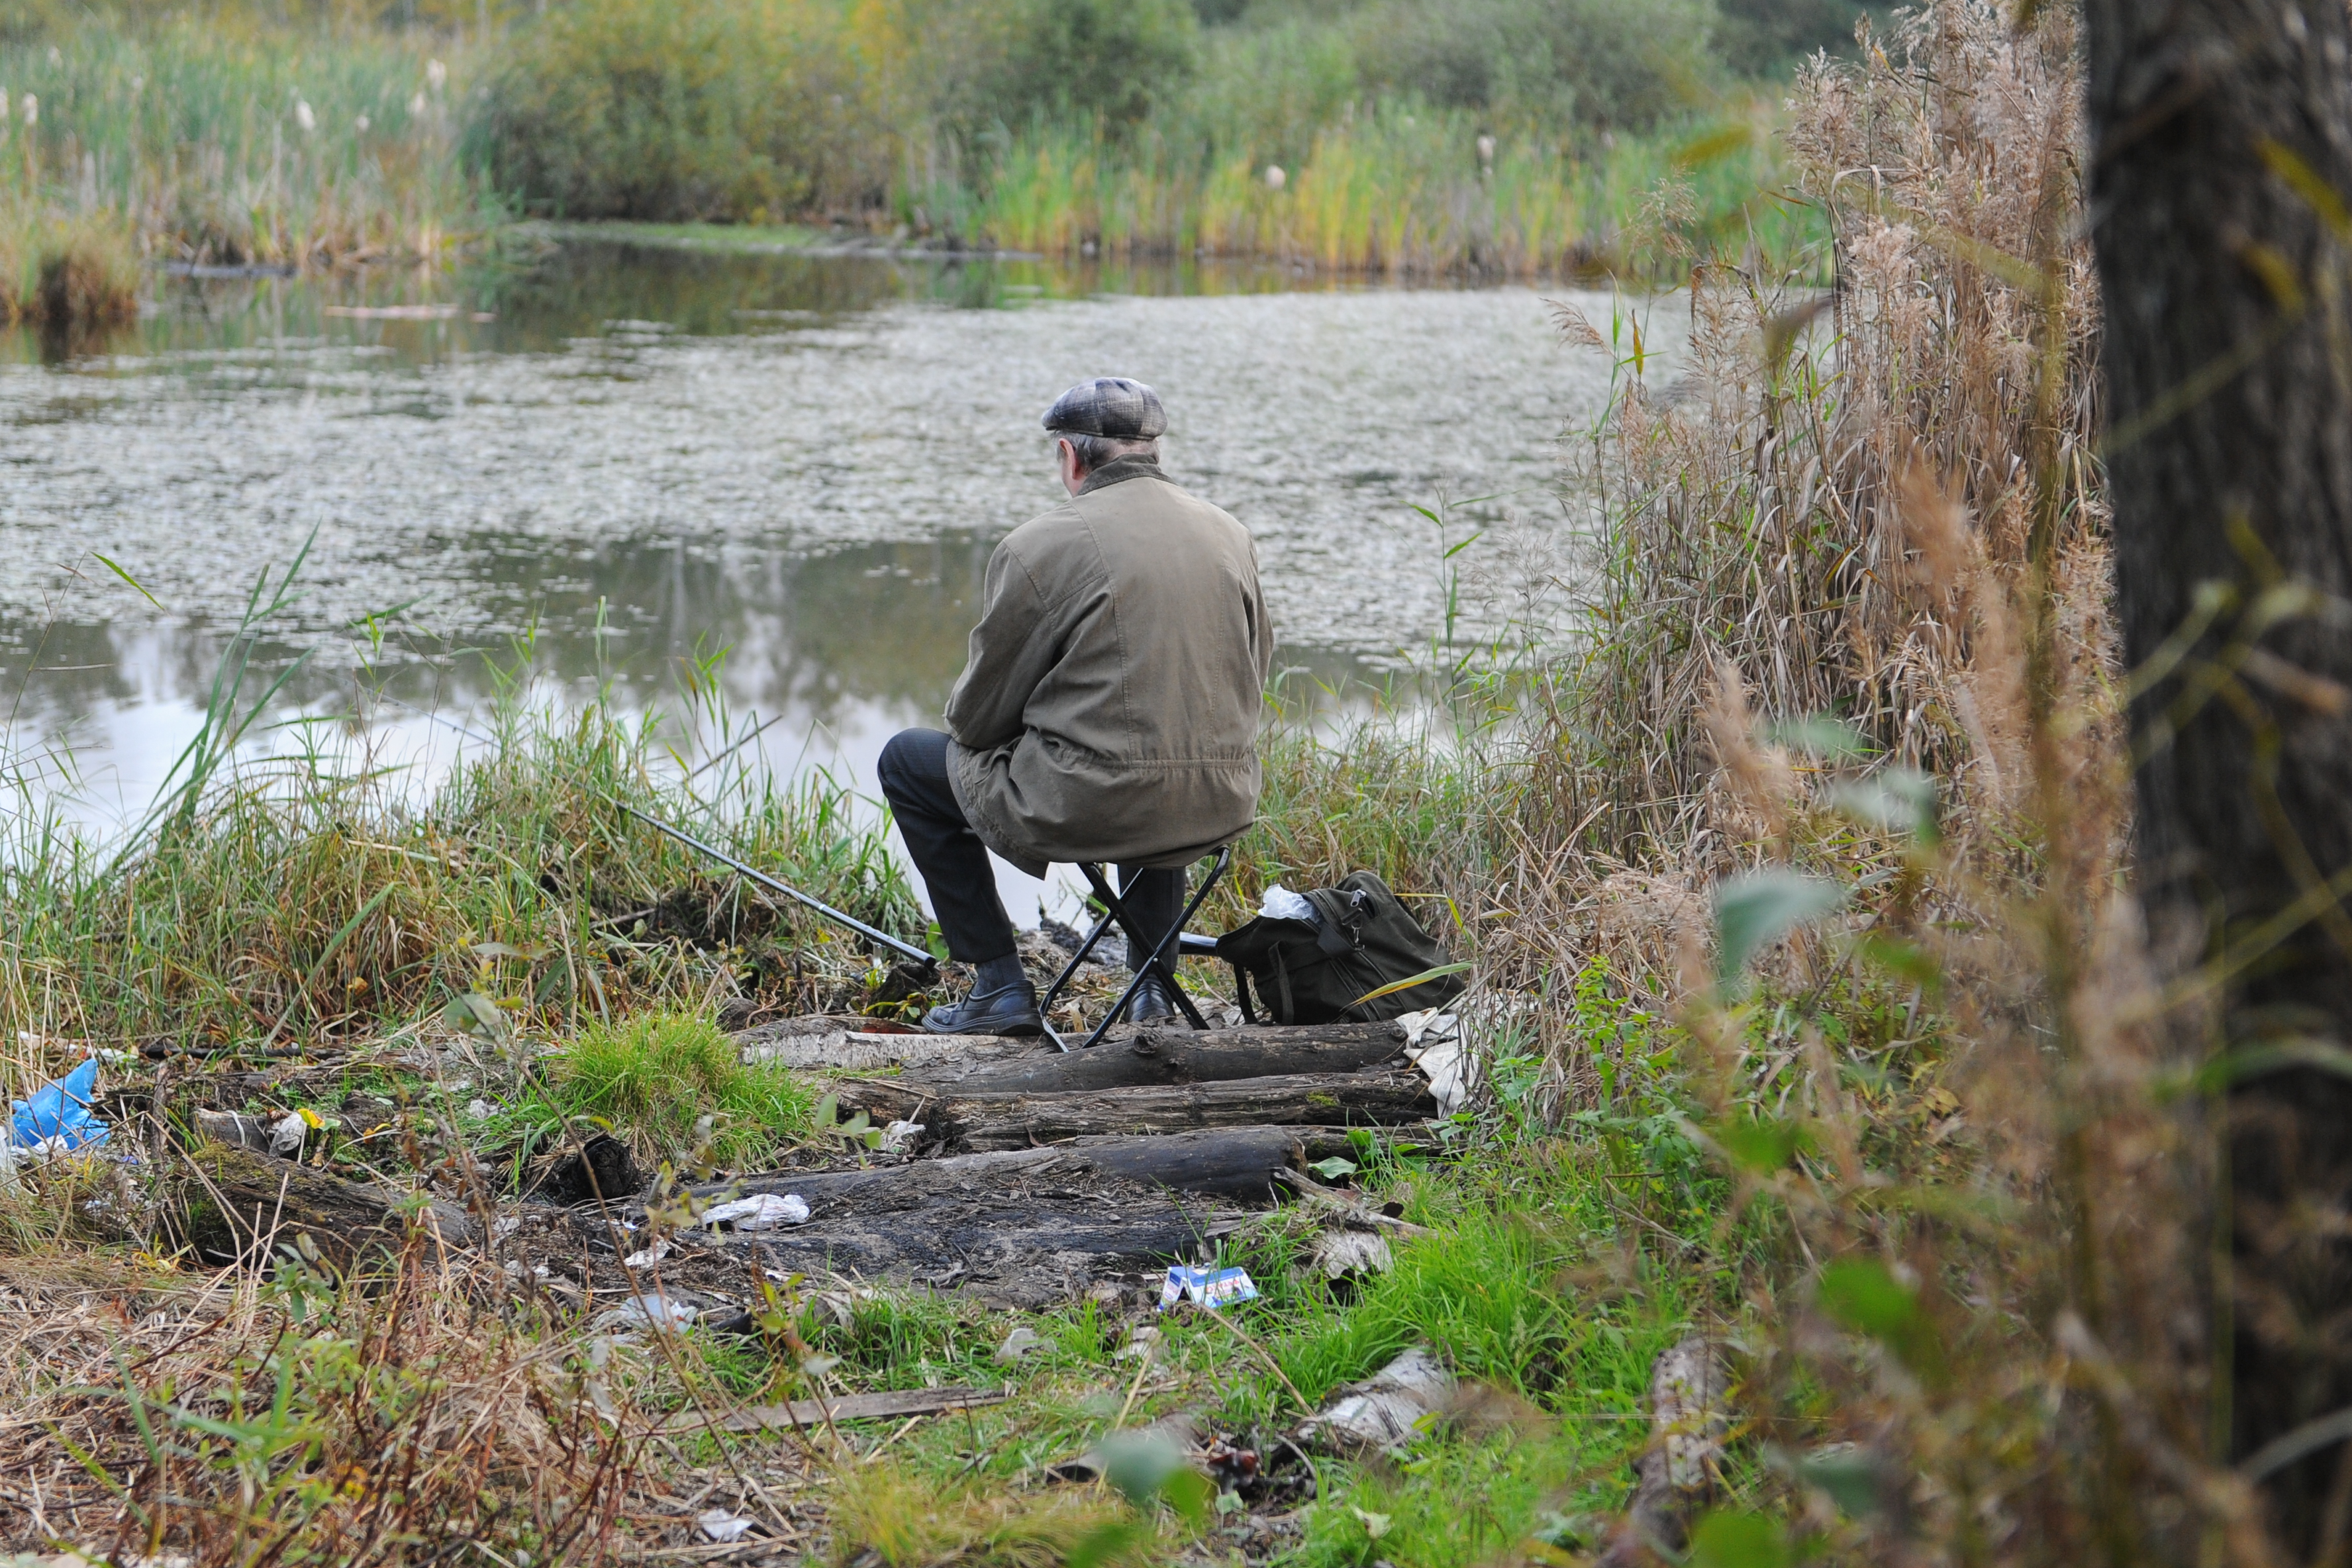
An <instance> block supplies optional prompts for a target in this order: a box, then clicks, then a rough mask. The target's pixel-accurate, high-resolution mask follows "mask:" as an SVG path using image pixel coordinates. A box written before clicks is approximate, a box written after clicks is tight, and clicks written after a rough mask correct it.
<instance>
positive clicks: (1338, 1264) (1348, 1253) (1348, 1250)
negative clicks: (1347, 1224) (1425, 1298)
mask: <svg viewBox="0 0 2352 1568" xmlns="http://www.w3.org/2000/svg"><path fill="white" fill-rule="evenodd" d="M1307 1257H1308V1258H1309V1259H1310V1260H1311V1261H1312V1262H1313V1263H1314V1265H1315V1267H1316V1268H1319V1269H1321V1270H1322V1271H1323V1277H1324V1278H1325V1279H1334V1280H1337V1279H1360V1278H1362V1277H1364V1276H1366V1275H1370V1274H1385V1273H1387V1272H1388V1271H1389V1269H1390V1268H1392V1267H1394V1263H1395V1259H1394V1258H1393V1257H1392V1256H1391V1254H1390V1252H1389V1244H1388V1243H1387V1242H1386V1241H1383V1240H1382V1239H1381V1237H1377V1236H1374V1235H1371V1234H1370V1232H1367V1231H1360V1230H1327V1231H1325V1232H1324V1233H1323V1234H1322V1235H1320V1236H1318V1237H1316V1238H1315V1246H1314V1248H1313V1250H1311V1251H1310V1252H1309V1253H1308V1254H1307Z"/></svg>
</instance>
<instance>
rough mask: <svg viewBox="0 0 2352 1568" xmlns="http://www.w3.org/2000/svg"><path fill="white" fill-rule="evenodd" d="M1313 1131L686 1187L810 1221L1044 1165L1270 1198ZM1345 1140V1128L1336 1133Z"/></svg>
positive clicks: (1109, 1143)
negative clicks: (797, 1211)
mask: <svg viewBox="0 0 2352 1568" xmlns="http://www.w3.org/2000/svg"><path fill="white" fill-rule="evenodd" d="M1321 1132H1322V1130H1320V1129H1317V1130H1315V1132H1314V1133H1307V1131H1306V1130H1303V1129H1298V1128H1292V1127H1265V1126H1259V1127H1232V1128H1218V1129H1214V1130H1212V1131H1197V1132H1181V1133H1176V1134H1174V1135H1172V1136H1169V1137H1139V1138H1123V1137H1122V1138H1076V1139H1073V1140H1071V1141H1070V1142H1066V1143H1057V1144H1055V1145H1054V1146H1052V1147H1050V1148H1036V1149H1031V1148H1022V1149H1010V1150H1001V1151H996V1152H988V1153H980V1154H956V1155H950V1156H949V1157H947V1158H946V1159H940V1160H917V1161H910V1162H908V1163H903V1164H897V1165H877V1166H874V1167H872V1168H869V1169H866V1170H861V1171H816V1172H791V1171H779V1172H772V1173H754V1174H751V1175H744V1176H738V1177H736V1178H734V1179H733V1180H731V1181H726V1182H713V1183H709V1184H705V1185H701V1186H698V1187H695V1188H693V1189H691V1190H692V1191H693V1192H694V1194H696V1195H697V1196H698V1197H703V1198H715V1197H719V1196H732V1195H736V1194H746V1193H796V1194H799V1195H800V1196H801V1197H803V1198H804V1199H806V1200H807V1202H808V1205H809V1210H810V1215H811V1217H812V1218H813V1219H823V1218H824V1217H825V1216H826V1215H828V1214H830V1213H833V1212H835V1205H845V1204H852V1203H855V1204H857V1205H870V1204H877V1203H887V1202H889V1201H891V1200H892V1199H893V1198H895V1197H898V1196H900V1195H918V1196H919V1195H922V1194H942V1193H971V1192H985V1191H987V1190H989V1189H990V1188H991V1187H992V1186H996V1185H1000V1184H1006V1183H1010V1182H1014V1181H1018V1180H1026V1179H1028V1178H1030V1177H1033V1176H1036V1175H1040V1174H1042V1173H1045V1172H1047V1171H1051V1172H1053V1173H1056V1174H1057V1175H1059V1176H1061V1177H1063V1178H1065V1180H1066V1183H1067V1182H1069V1181H1076V1180H1079V1179H1082V1178H1084V1177H1087V1176H1101V1177H1105V1178H1108V1179H1110V1180H1114V1181H1126V1182H1137V1183H1140V1184H1143V1185H1145V1186H1150V1187H1171V1188H1173V1189H1175V1190H1176V1191H1178V1192H1181V1193H1193V1194H1200V1195H1202V1196H1213V1197H1230V1198H1240V1199H1245V1200H1249V1201H1255V1202H1260V1203H1270V1202H1272V1201H1273V1199H1274V1195H1275V1194H1274V1177H1273V1174H1272V1173H1273V1172H1275V1171H1276V1170H1277V1169H1282V1168H1286V1167H1289V1166H1294V1165H1296V1164H1297V1163H1300V1162H1301V1161H1302V1160H1304V1159H1306V1158H1307V1157H1309V1156H1310V1155H1311V1154H1312V1152H1314V1150H1315V1149H1317V1148H1320V1147H1322V1146H1324V1145H1326V1144H1328V1143H1330V1142H1332V1139H1331V1138H1330V1137H1329V1136H1328V1135H1321V1136H1318V1134H1321ZM1338 1142H1339V1144H1340V1146H1341V1147H1343V1148H1344V1147H1345V1146H1346V1137H1345V1134H1340V1135H1339V1139H1338Z"/></svg>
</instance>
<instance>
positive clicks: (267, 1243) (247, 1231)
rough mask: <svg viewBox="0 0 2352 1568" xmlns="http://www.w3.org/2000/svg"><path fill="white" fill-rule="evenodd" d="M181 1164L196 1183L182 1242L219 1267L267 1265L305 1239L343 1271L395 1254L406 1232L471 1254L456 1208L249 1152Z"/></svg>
mask: <svg viewBox="0 0 2352 1568" xmlns="http://www.w3.org/2000/svg"><path fill="white" fill-rule="evenodd" d="M187 1158H188V1164H189V1168H190V1170H191V1172H192V1173H194V1176H195V1182H194V1185H193V1186H192V1187H191V1189H190V1190H189V1193H188V1199H187V1205H186V1226H187V1239H188V1240H189V1241H190V1242H191V1243H193V1244H194V1246H195V1247H196V1249H197V1250H198V1251H199V1252H201V1253H202V1254H204V1255H205V1257H206V1258H213V1259H215V1260H217V1261H222V1262H226V1261H229V1260H232V1259H235V1258H244V1257H247V1256H248V1255H257V1256H261V1257H264V1258H266V1257H267V1256H268V1252H269V1249H270V1248H271V1247H275V1246H276V1245H278V1243H280V1242H285V1243H289V1244H290V1243H291V1242H292V1241H293V1240H294V1238H295V1237H297V1236H307V1237H310V1240H311V1242H312V1243H313V1244H314V1245H316V1247H318V1249H319V1251H320V1254H321V1255H322V1256H324V1257H325V1258H329V1259H331V1261H333V1262H334V1263H335V1264H337V1265H338V1266H340V1267H349V1266H350V1265H352V1263H355V1262H357V1261H359V1259H360V1258H362V1255H364V1254H366V1253H368V1252H372V1251H385V1252H397V1251H398V1250H399V1249H400V1247H401V1243H402V1242H403V1240H404V1239H405V1237H407V1235H408V1232H409V1230H410V1228H411V1227H412V1226H414V1227H419V1228H423V1229H425V1230H426V1231H427V1232H429V1233H430V1234H432V1235H434V1236H436V1237H439V1239H440V1240H441V1242H442V1243H443V1244H444V1245H446V1246H450V1247H461V1246H470V1245H471V1244H472V1243H473V1241H474V1240H475V1238H476V1237H477V1235H478V1227H477V1226H475V1224H474V1222H473V1219H472V1218H471V1217H470V1216H469V1215H467V1213H466V1211H465V1210H464V1209H463V1208H461V1207H459V1206H458V1205H456V1204H452V1203H446V1202H444V1201H442V1200H440V1199H437V1198H436V1199H429V1200H425V1201H423V1202H419V1201H417V1200H415V1199H414V1198H412V1197H411V1196H410V1194H406V1193H399V1192H394V1191H392V1190H391V1189H390V1188H387V1187H380V1186H377V1185H375V1184H373V1183H369V1182H352V1181H346V1180H344V1179H343V1178H342V1177H341V1176H332V1175H329V1174H328V1173H326V1172H324V1171H314V1170H312V1169H310V1167H309V1166H307V1165H301V1164H297V1163H295V1162H293V1161H291V1160H273V1159H271V1158H270V1157H269V1156H268V1155H267V1154H257V1153H255V1152H253V1151H251V1150H249V1149H241V1148H237V1147H235V1146H233V1145H230V1144H226V1143H208V1144H205V1146H204V1147H202V1148H199V1149H194V1150H191V1151H190V1152H189V1153H188V1157H187Z"/></svg>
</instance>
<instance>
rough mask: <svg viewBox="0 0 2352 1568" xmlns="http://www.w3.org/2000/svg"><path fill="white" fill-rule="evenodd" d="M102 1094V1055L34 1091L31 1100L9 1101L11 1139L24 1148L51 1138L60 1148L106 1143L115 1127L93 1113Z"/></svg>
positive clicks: (35, 1145)
mask: <svg viewBox="0 0 2352 1568" xmlns="http://www.w3.org/2000/svg"><path fill="white" fill-rule="evenodd" d="M97 1098H98V1058H95V1057H92V1058H90V1059H89V1060H88V1061H86V1062H84V1063H82V1064H81V1066H79V1067H78V1068H74V1069H73V1071H71V1072H69V1073H68V1074H66V1076H65V1077H63V1078H61V1079H57V1080H56V1081H55V1082H53V1083H48V1084H45V1085H43V1086H42V1087H41V1088H40V1089H37V1090H35V1091H34V1094H33V1098H32V1099H30V1100H12V1101H10V1102H9V1107H8V1109H9V1112H10V1115H9V1119H8V1132H9V1139H10V1141H11V1142H14V1143H15V1144H16V1146H17V1147H18V1148H20V1149H35V1148H38V1147H40V1146H41V1145H42V1144H44V1143H47V1142H49V1140H51V1139H53V1138H54V1139H56V1140H57V1141H58V1142H56V1144H55V1145H54V1147H56V1148H59V1149H81V1148H86V1147H88V1146H89V1145H91V1144H94V1143H103V1142H106V1140H107V1138H108V1137H109V1136H110V1133H111V1131H112V1129H110V1128H109V1127H108V1126H107V1124H106V1123H105V1122H103V1121H100V1120H99V1119H98V1118H97V1117H96V1116H94V1115H92V1114H91V1113H90V1105H91V1103H92V1102H93V1101H94V1100H97Z"/></svg>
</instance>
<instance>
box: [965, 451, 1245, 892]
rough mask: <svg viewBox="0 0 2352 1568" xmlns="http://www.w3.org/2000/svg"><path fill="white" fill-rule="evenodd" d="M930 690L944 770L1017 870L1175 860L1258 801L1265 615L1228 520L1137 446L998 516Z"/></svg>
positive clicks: (1241, 534)
mask: <svg viewBox="0 0 2352 1568" xmlns="http://www.w3.org/2000/svg"><path fill="white" fill-rule="evenodd" d="M987 593H988V603H987V607H986V608H985V609H984V610H983V611H982V615H981V620H980V625H978V626H974V627H973V628H972V633H971V658H970V661H969V662H968V663H966V665H965V666H964V671H963V674H962V675H961V677H959V678H958V679H957V680H956V684H955V689H954V690H953V691H952V692H950V694H949V696H948V709H947V722H948V735H949V739H950V744H949V746H948V778H949V781H950V784H951V785H952V786H953V788H954V790H955V796H956V800H957V802H958V804H960V805H961V806H962V807H963V811H964V816H966V818H968V819H969V820H970V821H971V825H972V827H973V829H974V830H975V831H976V832H978V833H979V835H980V837H981V840H982V842H983V843H985V844H986V845H987V846H988V847H990V848H991V849H993V850H994V851H996V853H997V854H999V855H1001V856H1003V858H1005V859H1007V860H1010V861H1012V862H1013V864H1014V865H1015V866H1018V867H1020V868H1022V869H1023V870H1024V871H1026V872H1028V873H1029V874H1030V875H1031V876H1033V877H1042V876H1044V875H1045V868H1046V866H1047V865H1049V864H1051V863H1055V862H1060V863H1063V864H1070V863H1074V862H1077V861H1082V860H1108V861H1114V862H1118V863H1123V864H1129V865H1146V866H1181V865H1183V864H1185V863H1187V862H1188V861H1191V860H1193V859H1196V858H1199V857H1201V856H1202V855H1205V854H1207V853H1208V852H1209V851H1211V850H1213V849H1214V848H1216V847H1218V846H1219V845H1222V844H1226V843H1230V842H1231V841H1232V840H1233V839H1234V838H1235V837H1239V836H1240V834H1241V833H1242V831H1243V830H1244V828H1246V827H1248V826H1249V825H1250V823H1251V821H1252V820H1253V819H1254V818H1255V816H1256V813H1257V793H1258V763H1257V729H1258V705H1259V702H1260V700H1261V693H1262V692H1263V690H1264V689H1265V677H1266V671H1267V670H1268V668H1271V666H1272V664H1273V660H1274V627H1273V626H1272V625H1271V624H1270V623H1269V622H1268V621H1267V619H1266V615H1265V596H1264V595H1262V594H1261V593H1260V592H1259V590H1258V582H1257V549H1256V547H1255V545H1253V544H1252V543H1251V542H1250V536H1249V533H1248V531H1246V530H1244V528H1243V527H1242V525H1241V524H1240V523H1238V522H1235V521H1234V520H1233V519H1232V518H1230V517H1228V516H1226V515H1225V514H1224V513H1223V512H1222V511H1220V510H1217V509H1216V508H1215V507H1213V506H1211V505H1210V504H1209V503H1208V502H1206V501H1204V500H1198V499H1196V498H1194V497H1193V496H1191V495H1188V494H1187V493H1185V491H1183V490H1182V489H1180V488H1178V487H1177V486H1176V485H1175V484H1174V483H1173V482H1172V481H1171V480H1170V479H1168V478H1167V477H1166V476H1165V475H1163V474H1162V473H1161V472H1160V466H1159V464H1157V463H1156V462H1152V461H1150V459H1148V458H1119V459H1118V460H1116V461H1113V462H1108V463H1106V464H1104V465H1103V466H1102V467H1101V468H1097V470H1095V472H1094V473H1093V474H1091V475H1089V476H1088V477H1087V482H1086V484H1085V485H1084V486H1083V487H1082V488H1081V489H1079V491H1078V493H1077V495H1076V496H1075V497H1073V498H1072V499H1071V500H1067V501H1066V502H1064V503H1063V504H1062V505H1060V506H1057V507H1055V509H1054V510H1051V511H1049V512H1046V513H1045V515H1044V516H1042V517H1038V518H1034V519H1032V520H1031V521H1027V522H1024V523H1023V524H1022V525H1021V526H1020V527H1019V528H1016V529H1014V530H1013V531H1012V532H1011V533H1009V534H1007V535H1005V537H1004V540H1003V542H1002V543H1000V544H999V545H997V547H996V552H995V554H993V555H992V556H991V557H990V558H989V563H988V580H987Z"/></svg>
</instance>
